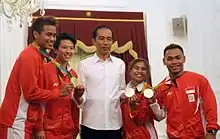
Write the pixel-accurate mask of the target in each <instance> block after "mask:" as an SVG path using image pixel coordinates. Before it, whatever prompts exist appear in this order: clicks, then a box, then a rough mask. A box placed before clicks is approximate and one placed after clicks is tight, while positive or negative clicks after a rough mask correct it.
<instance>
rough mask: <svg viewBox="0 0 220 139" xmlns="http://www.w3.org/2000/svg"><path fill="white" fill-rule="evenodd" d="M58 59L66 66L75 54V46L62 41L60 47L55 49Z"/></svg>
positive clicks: (67, 41) (68, 41) (69, 42)
mask: <svg viewBox="0 0 220 139" xmlns="http://www.w3.org/2000/svg"><path fill="white" fill-rule="evenodd" d="M55 53H56V54H57V56H56V58H57V59H58V61H59V62H60V63H61V64H66V63H68V62H69V60H70V59H71V58H72V57H73V54H74V53H75V45H74V44H73V42H72V41H70V40H61V41H60V45H59V46H58V48H57V49H55Z"/></svg>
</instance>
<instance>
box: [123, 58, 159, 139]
mask: <svg viewBox="0 0 220 139" xmlns="http://www.w3.org/2000/svg"><path fill="white" fill-rule="evenodd" d="M129 75H130V77H131V81H130V82H129V83H128V85H127V87H126V89H125V95H126V96H127V98H126V97H123V99H122V102H121V108H122V115H123V138H124V139H157V138H158V137H157V133H156V129H155V127H154V119H155V118H156V117H155V116H154V114H153V112H152V110H151V108H150V106H149V104H148V102H147V99H146V98H145V96H144V92H146V89H149V88H151V86H150V84H149V80H150V76H149V75H150V67H149V64H148V62H147V61H146V60H144V59H142V58H138V59H134V60H133V61H132V62H131V63H130V67H129ZM152 96H153V95H152Z"/></svg>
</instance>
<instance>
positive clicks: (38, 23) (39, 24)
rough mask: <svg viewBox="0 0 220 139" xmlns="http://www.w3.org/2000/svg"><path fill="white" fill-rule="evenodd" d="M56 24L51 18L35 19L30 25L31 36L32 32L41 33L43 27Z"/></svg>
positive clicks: (41, 17)
mask: <svg viewBox="0 0 220 139" xmlns="http://www.w3.org/2000/svg"><path fill="white" fill-rule="evenodd" d="M57 24H58V22H57V20H56V19H55V18H54V17H53V16H40V17H37V18H36V19H35V20H34V21H33V22H32V25H31V31H32V35H33V32H34V31H36V32H38V33H41V32H42V31H43V29H44V26H45V25H52V26H57Z"/></svg>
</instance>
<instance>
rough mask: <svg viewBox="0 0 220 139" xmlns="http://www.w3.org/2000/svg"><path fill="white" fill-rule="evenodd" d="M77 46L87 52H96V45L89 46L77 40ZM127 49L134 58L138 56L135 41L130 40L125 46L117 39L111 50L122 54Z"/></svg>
mask: <svg viewBox="0 0 220 139" xmlns="http://www.w3.org/2000/svg"><path fill="white" fill-rule="evenodd" d="M76 47H79V48H80V49H82V50H83V51H84V52H86V53H94V52H96V47H95V46H94V45H92V46H87V45H85V44H84V43H83V42H82V41H80V40H77V43H76ZM127 50H128V52H129V54H130V55H131V56H132V57H133V58H135V59H136V58H138V54H137V52H135V51H134V50H133V43H132V41H128V42H127V43H126V44H124V45H123V46H120V47H119V46H118V42H117V41H115V42H114V43H113V44H112V47H111V52H115V53H118V54H122V53H124V52H126V51H127Z"/></svg>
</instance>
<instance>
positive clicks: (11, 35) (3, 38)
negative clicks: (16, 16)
mask: <svg viewBox="0 0 220 139" xmlns="http://www.w3.org/2000/svg"><path fill="white" fill-rule="evenodd" d="M7 22H8V21H7V19H6V18H5V17H4V16H3V15H0V67H1V68H0V69H1V70H0V83H1V86H0V91H1V93H0V98H1V99H0V103H1V102H2V100H3V98H4V94H5V93H4V92H5V86H6V83H7V80H8V77H9V74H10V72H11V69H12V67H13V65H14V62H15V60H16V58H17V56H18V55H19V53H20V52H21V51H22V50H23V48H24V46H25V45H24V44H25V43H26V41H25V31H24V30H25V28H20V27H19V26H20V25H19V24H14V25H12V30H11V31H10V26H8V23H7Z"/></svg>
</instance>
